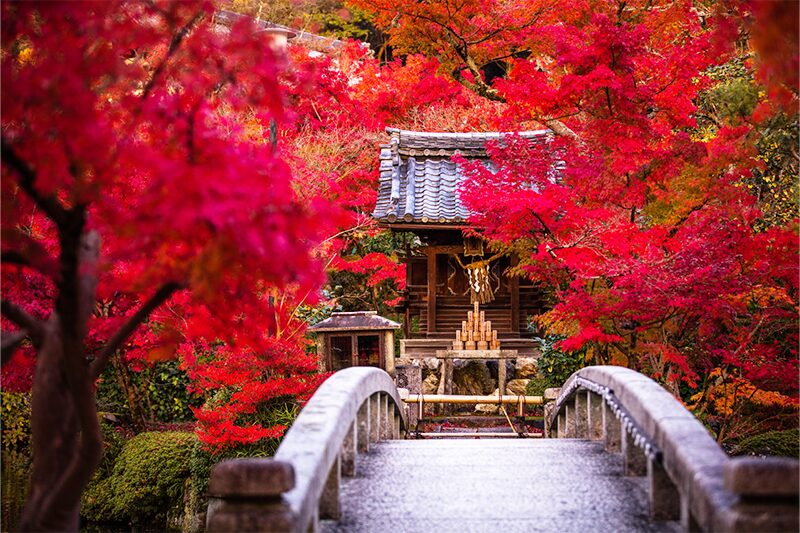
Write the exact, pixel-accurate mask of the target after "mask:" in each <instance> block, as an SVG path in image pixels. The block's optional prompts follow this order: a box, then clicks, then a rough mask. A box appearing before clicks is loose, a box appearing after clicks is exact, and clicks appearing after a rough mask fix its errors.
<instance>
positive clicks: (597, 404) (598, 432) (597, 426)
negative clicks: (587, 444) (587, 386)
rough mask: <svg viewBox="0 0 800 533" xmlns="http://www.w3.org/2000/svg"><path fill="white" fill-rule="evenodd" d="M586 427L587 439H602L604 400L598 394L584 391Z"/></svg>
mask: <svg viewBox="0 0 800 533" xmlns="http://www.w3.org/2000/svg"><path fill="white" fill-rule="evenodd" d="M586 402H587V404H588V405H587V414H588V417H587V428H588V435H587V436H588V437H589V440H603V405H605V403H606V402H605V400H604V399H603V397H602V396H600V395H599V394H595V393H594V392H591V391H587V392H586Z"/></svg>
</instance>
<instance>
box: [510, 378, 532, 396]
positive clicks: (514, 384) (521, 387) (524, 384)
mask: <svg viewBox="0 0 800 533" xmlns="http://www.w3.org/2000/svg"><path fill="white" fill-rule="evenodd" d="M530 381H531V380H529V379H512V380H511V381H509V382H508V383H506V394H512V395H514V396H525V390H526V389H527V388H528V383H530Z"/></svg>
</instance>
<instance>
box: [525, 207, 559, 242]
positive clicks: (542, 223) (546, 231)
mask: <svg viewBox="0 0 800 533" xmlns="http://www.w3.org/2000/svg"><path fill="white" fill-rule="evenodd" d="M528 211H530V213H531V215H533V216H534V217H535V218H536V220H538V221H539V224H541V225H542V230H544V233H545V235H550V236H551V237H554V235H553V232H552V231H550V228H548V227H547V224H545V222H544V220H543V219H542V217H540V216H539V213H537V212H536V211H534V210H533V209H528Z"/></svg>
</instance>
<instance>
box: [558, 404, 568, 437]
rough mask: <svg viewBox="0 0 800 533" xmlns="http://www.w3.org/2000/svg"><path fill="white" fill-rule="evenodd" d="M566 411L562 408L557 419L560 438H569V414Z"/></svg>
mask: <svg viewBox="0 0 800 533" xmlns="http://www.w3.org/2000/svg"><path fill="white" fill-rule="evenodd" d="M564 411H565V409H562V410H561V412H560V413H558V418H557V419H556V438H559V439H566V438H567V414H566V413H565V412H564Z"/></svg>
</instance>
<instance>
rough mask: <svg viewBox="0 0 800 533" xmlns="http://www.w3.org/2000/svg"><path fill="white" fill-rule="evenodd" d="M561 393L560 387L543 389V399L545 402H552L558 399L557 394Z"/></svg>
mask: <svg viewBox="0 0 800 533" xmlns="http://www.w3.org/2000/svg"><path fill="white" fill-rule="evenodd" d="M559 394H561V387H553V388H550V389H545V390H544V397H543V398H544V401H546V402H554V401H556V400H557V399H558V395H559Z"/></svg>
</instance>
